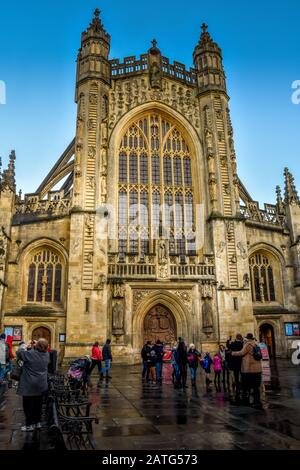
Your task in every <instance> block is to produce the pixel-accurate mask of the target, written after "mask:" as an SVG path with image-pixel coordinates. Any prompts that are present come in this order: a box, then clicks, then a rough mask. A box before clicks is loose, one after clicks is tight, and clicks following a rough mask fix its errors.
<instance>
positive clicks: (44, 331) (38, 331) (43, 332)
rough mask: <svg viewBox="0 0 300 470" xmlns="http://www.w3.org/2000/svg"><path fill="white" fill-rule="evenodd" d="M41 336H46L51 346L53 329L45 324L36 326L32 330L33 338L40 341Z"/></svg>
mask: <svg viewBox="0 0 300 470" xmlns="http://www.w3.org/2000/svg"><path fill="white" fill-rule="evenodd" d="M40 338H45V339H46V340H47V341H48V343H49V346H51V331H50V330H49V329H48V328H46V327H45V326H39V327H38V328H35V329H34V330H33V332H32V339H33V340H35V341H38V340H39V339H40Z"/></svg>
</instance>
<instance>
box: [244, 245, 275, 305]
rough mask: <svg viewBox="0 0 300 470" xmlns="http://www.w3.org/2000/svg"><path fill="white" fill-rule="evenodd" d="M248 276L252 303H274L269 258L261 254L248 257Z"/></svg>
mask: <svg viewBox="0 0 300 470" xmlns="http://www.w3.org/2000/svg"><path fill="white" fill-rule="evenodd" d="M249 264H250V274H251V288H252V300H253V302H262V303H264V302H275V301H276V296H275V289H274V284H275V281H274V266H273V263H272V260H271V258H269V257H268V256H267V255H266V254H265V253H263V252H257V253H255V254H253V255H252V256H251V257H250V260H249Z"/></svg>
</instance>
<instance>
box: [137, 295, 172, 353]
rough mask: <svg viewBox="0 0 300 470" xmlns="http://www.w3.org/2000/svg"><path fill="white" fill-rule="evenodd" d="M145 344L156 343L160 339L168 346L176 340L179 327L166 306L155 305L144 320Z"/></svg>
mask: <svg viewBox="0 0 300 470" xmlns="http://www.w3.org/2000/svg"><path fill="white" fill-rule="evenodd" d="M143 336H144V344H145V343H146V342H147V341H151V342H152V343H155V342H156V341H157V340H158V339H159V340H160V341H162V342H163V343H165V344H166V345H168V346H171V345H172V343H173V342H174V341H175V340H176V337H177V325H176V320H175V317H174V315H173V314H172V312H171V310H169V309H168V308H167V307H165V306H164V305H160V304H158V305H155V307H152V308H151V309H150V310H149V312H148V313H147V315H146V317H145V319H144V331H143Z"/></svg>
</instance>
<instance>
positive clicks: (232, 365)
mask: <svg viewBox="0 0 300 470" xmlns="http://www.w3.org/2000/svg"><path fill="white" fill-rule="evenodd" d="M243 346H244V339H243V337H242V335H240V334H237V335H236V337H235V341H231V339H230V338H229V340H228V341H227V348H228V350H229V352H237V351H241V350H242V349H243ZM228 361H229V369H230V370H231V371H232V372H233V375H234V384H235V399H236V401H237V402H238V401H239V400H240V392H241V366H242V357H240V356H232V355H231V354H230V355H229V359H228Z"/></svg>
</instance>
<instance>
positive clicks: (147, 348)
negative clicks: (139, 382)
mask: <svg viewBox="0 0 300 470" xmlns="http://www.w3.org/2000/svg"><path fill="white" fill-rule="evenodd" d="M151 351H152V346H151V341H147V343H146V344H145V345H144V346H143V348H142V350H141V356H142V360H143V372H142V378H143V379H144V378H145V377H146V380H147V381H148V380H149V372H150V369H149V367H148V366H149V362H150V354H151Z"/></svg>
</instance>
